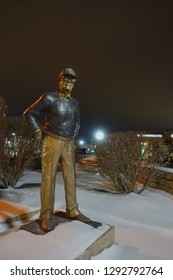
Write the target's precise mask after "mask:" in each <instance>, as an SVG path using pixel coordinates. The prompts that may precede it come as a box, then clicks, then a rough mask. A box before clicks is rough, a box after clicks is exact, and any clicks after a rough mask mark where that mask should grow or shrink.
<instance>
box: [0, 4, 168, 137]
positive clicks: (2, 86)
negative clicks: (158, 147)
mask: <svg viewBox="0 0 173 280" xmlns="http://www.w3.org/2000/svg"><path fill="white" fill-rule="evenodd" d="M171 4H172V1H167V0H162V1H159V0H156V1H152V0H149V1H148V0H136V1H135V0H134V1H133V0H126V1H125V0H106V1H102V0H73V1H72V0H64V1H62V0H61V1H59V0H25V1H24V0H11V1H10V0H1V1H0V40H1V41H0V50H1V51H0V96H1V97H3V98H4V99H5V100H6V103H7V105H8V107H9V113H10V115H13V116H21V115H22V113H23V111H24V110H25V109H26V108H27V107H28V106H29V105H30V104H32V103H33V102H34V101H35V100H36V99H37V98H38V97H39V96H40V95H41V94H43V93H44V92H46V91H54V90H56V89H57V77H58V73H59V72H60V71H61V69H62V68H64V67H71V68H73V69H74V70H75V71H76V73H77V76H78V79H77V82H76V84H75V88H74V90H73V96H74V97H75V98H77V99H78V100H79V102H80V105H81V130H80V137H86V136H87V137H92V134H93V133H94V131H95V130H96V129H98V128H99V129H103V130H104V131H105V132H106V133H110V132H116V131H125V130H138V131H147V132H163V131H165V130H166V129H173V16H172V12H173V8H172V5H171Z"/></svg>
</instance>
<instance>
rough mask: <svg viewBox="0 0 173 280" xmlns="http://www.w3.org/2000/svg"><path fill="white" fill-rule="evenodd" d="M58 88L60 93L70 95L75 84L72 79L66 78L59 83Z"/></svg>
mask: <svg viewBox="0 0 173 280" xmlns="http://www.w3.org/2000/svg"><path fill="white" fill-rule="evenodd" d="M58 87H59V90H60V92H62V93H64V94H69V93H70V92H71V91H72V89H73V87H74V82H73V81H72V80H71V79H69V78H66V77H64V78H62V79H61V80H60V81H59V83H58Z"/></svg>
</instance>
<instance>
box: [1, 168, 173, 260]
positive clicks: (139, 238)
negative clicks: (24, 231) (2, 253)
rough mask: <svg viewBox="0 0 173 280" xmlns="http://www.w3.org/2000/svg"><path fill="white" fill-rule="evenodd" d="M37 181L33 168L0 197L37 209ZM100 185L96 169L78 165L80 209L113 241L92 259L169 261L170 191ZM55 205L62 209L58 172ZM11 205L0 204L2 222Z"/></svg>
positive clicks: (172, 247) (172, 249)
mask: <svg viewBox="0 0 173 280" xmlns="http://www.w3.org/2000/svg"><path fill="white" fill-rule="evenodd" d="M40 181H41V176H40V173H39V172H37V171H30V172H28V173H26V174H24V176H23V177H22V178H21V179H20V180H19V182H18V184H17V186H16V187H17V188H16V189H11V190H9V189H8V190H2V189H1V190H0V199H1V200H0V202H2V203H6V202H7V201H11V202H14V203H15V205H17V208H18V210H20V208H22V209H23V208H24V207H26V208H27V209H28V207H29V209H30V208H31V210H36V209H39V207H40V199H39V191H40ZM100 186H102V187H103V184H102V180H101V178H100V176H99V174H90V173H87V172H84V171H81V170H80V168H79V166H78V165H77V197H78V203H79V208H80V210H81V212H83V213H84V214H85V215H87V216H88V217H90V218H91V219H93V220H95V221H99V222H102V223H104V224H109V225H112V226H114V227H115V244H113V245H112V246H111V247H110V248H108V249H105V250H104V251H102V252H101V253H99V254H98V255H96V256H94V257H93V258H92V259H93V260H115V259H116V260H141V259H144V260H173V217H172V213H173V196H172V195H170V194H167V193H165V192H163V191H159V190H155V189H152V188H148V189H147V190H145V191H144V192H143V193H142V194H140V195H138V194H134V193H131V194H128V195H117V194H111V193H108V192H103V191H99V190H95V189H99V188H100ZM14 208H15V207H14ZM55 209H58V210H65V199H64V188H63V179H62V175H61V172H58V174H57V183H56V202H55ZM13 210H14V209H13ZM13 210H12V209H11V208H7V209H6V210H4V209H0V219H1V222H2V221H3V219H4V218H5V217H9V216H11V217H12V216H13V215H14V214H16V213H17V212H18V210H16V209H15V211H16V212H15V211H14V212H15V213H13ZM4 213H5V214H4ZM1 224H2V223H1ZM16 234H17V233H16ZM48 234H49V233H48ZM7 236H8V238H13V236H14V235H13V233H9V234H8V235H5V236H2V237H0V247H1V244H2V243H3V242H4V240H5V238H7ZM62 241H63V240H62ZM79 246H80V244H79ZM33 254H34V252H33Z"/></svg>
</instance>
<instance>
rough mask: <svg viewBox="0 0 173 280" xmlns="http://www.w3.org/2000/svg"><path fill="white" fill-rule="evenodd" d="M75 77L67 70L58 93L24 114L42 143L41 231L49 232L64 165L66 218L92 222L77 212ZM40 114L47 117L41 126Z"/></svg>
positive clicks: (64, 72) (77, 127)
mask: <svg viewBox="0 0 173 280" xmlns="http://www.w3.org/2000/svg"><path fill="white" fill-rule="evenodd" d="M75 81H76V73H75V71H74V70H73V69H71V68H65V69H64V70H63V71H62V72H61V73H60V75H59V80H58V90H57V91H56V92H48V93H45V94H43V95H42V96H41V97H40V98H39V99H38V100H37V101H36V102H35V103H34V104H32V105H31V106H30V107H29V108H28V109H26V111H25V112H24V117H25V119H26V121H27V123H28V124H29V125H30V127H31V128H32V130H33V135H34V136H35V138H36V139H39V140H42V184H41V190H40V197H41V210H40V217H39V226H40V229H41V230H43V231H45V232H47V231H50V230H51V228H50V226H49V221H50V218H51V216H52V214H53V211H54V200H55V180H56V173H57V167H58V163H59V162H61V168H62V175H63V179H64V187H65V199H66V215H67V217H68V218H70V219H77V220H80V221H82V222H89V221H90V219H89V218H87V217H86V216H84V215H83V214H82V213H81V212H80V211H79V209H78V204H77V199H76V176H75V151H74V138H75V137H76V136H77V134H78V130H79V126H80V109H79V103H78V101H77V100H76V99H74V98H73V97H72V96H71V91H72V89H73V87H74V84H75ZM40 114H41V115H42V116H44V118H42V119H43V121H42V123H41V124H40V122H39V117H40Z"/></svg>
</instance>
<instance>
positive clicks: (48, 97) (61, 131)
mask: <svg viewBox="0 0 173 280" xmlns="http://www.w3.org/2000/svg"><path fill="white" fill-rule="evenodd" d="M24 117H25V119H26V121H27V123H28V124H29V125H30V127H31V129H32V130H33V133H36V132H38V131H42V130H43V132H44V134H46V135H50V136H53V137H57V138H60V139H63V140H71V139H73V138H74V137H75V136H76V135H77V134H78V130H79V126H80V109H79V102H78V101H77V100H76V99H74V98H73V97H69V99H67V98H62V97H60V96H59V95H58V93H57V91H56V92H49V93H44V94H43V95H42V96H41V97H40V98H39V99H38V100H37V101H36V102H35V103H34V104H32V105H31V106H30V107H29V108H28V109H26V111H25V112H24ZM42 127H43V128H42Z"/></svg>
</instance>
